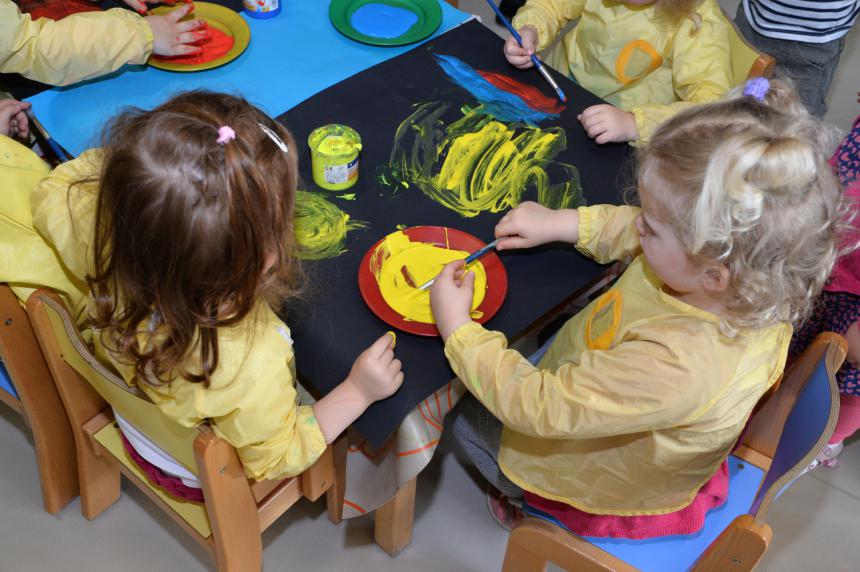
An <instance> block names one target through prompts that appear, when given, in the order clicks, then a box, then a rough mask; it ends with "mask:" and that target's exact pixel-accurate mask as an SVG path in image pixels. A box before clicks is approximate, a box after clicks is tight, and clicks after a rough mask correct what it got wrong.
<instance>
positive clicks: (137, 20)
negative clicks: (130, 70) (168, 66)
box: [0, 0, 153, 85]
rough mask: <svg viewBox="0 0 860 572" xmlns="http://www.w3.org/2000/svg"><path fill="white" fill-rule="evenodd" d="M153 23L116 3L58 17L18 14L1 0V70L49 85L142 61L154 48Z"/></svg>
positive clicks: (83, 77) (61, 83)
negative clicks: (109, 8)
mask: <svg viewBox="0 0 860 572" xmlns="http://www.w3.org/2000/svg"><path fill="white" fill-rule="evenodd" d="M152 41H153V36H152V29H151V28H150V27H149V24H148V23H147V22H146V20H144V19H143V18H142V17H141V16H140V15H138V14H135V13H134V12H131V11H130V10H124V9H122V8H114V9H111V10H108V11H106V12H83V13H80V14H73V15H71V16H68V17H66V18H63V19H62V20H56V21H54V20H50V19H48V18H39V19H38V20H35V21H33V20H32V19H31V18H30V15H29V14H21V11H20V10H19V9H18V6H16V5H15V3H13V2H12V1H11V0H0V72H2V73H19V74H21V75H23V76H25V77H28V78H30V79H34V80H38V81H41V82H44V83H49V84H52V85H68V84H70V83H75V82H78V81H81V80H84V79H89V78H92V77H96V76H100V75H104V74H106V73H110V72H112V71H114V70H116V69H118V68H120V67H122V66H123V65H124V64H126V63H131V64H143V63H145V62H146V59H147V58H148V57H149V54H150V53H151V52H152Z"/></svg>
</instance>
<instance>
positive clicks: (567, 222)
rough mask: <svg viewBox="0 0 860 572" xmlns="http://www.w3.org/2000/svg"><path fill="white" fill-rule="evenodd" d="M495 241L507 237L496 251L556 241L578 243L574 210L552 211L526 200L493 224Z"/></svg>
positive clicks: (577, 218) (497, 246) (577, 216)
mask: <svg viewBox="0 0 860 572" xmlns="http://www.w3.org/2000/svg"><path fill="white" fill-rule="evenodd" d="M495 234H496V238H500V237H503V236H506V237H508V238H506V239H504V240H503V241H501V242H500V243H499V244H497V245H496V250H510V249H514V248H531V247H533V246H539V245H541V244H545V243H547V242H553V241H555V240H563V241H565V242H570V243H574V242H576V241H577V240H579V215H578V214H577V212H576V211H575V210H567V209H566V210H552V209H548V208H546V207H545V206H543V205H541V204H538V203H535V202H532V201H526V202H524V203H520V204H519V205H518V206H517V207H516V208H514V209H512V210H510V211H508V212H507V214H505V216H503V217H502V220H500V221H499V224H497V225H496V231H495Z"/></svg>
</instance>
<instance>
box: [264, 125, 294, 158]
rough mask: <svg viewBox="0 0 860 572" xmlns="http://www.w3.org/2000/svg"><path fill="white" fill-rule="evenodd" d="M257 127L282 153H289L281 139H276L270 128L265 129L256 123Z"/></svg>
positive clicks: (275, 134)
mask: <svg viewBox="0 0 860 572" xmlns="http://www.w3.org/2000/svg"><path fill="white" fill-rule="evenodd" d="M257 125H259V126H260V129H262V130H263V133H265V134H266V135H268V136H269V139H271V140H272V141H273V142H274V143H275V145H277V146H278V147H279V148H280V149H281V151H283V152H284V153H289V152H290V150H289V149H288V148H287V144H286V143H284V141H283V139H281V138H280V137H278V134H277V133H275V132H274V131H272V130H271V129H270V128H268V127H266V126H265V125H263V124H262V123H257Z"/></svg>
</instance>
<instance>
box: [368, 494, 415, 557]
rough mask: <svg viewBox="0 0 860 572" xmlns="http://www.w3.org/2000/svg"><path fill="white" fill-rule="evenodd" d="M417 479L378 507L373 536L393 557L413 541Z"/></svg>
mask: <svg viewBox="0 0 860 572" xmlns="http://www.w3.org/2000/svg"><path fill="white" fill-rule="evenodd" d="M416 479H417V477H416V478H414V479H412V480H411V481H409V482H408V483H406V484H405V485H403V486H402V487H401V488H400V489H399V490H398V491H397V494H396V495H394V498H393V499H391V500H390V501H388V502H387V503H386V504H384V505H382V506H381V507H379V508H378V509H376V523H375V526H374V531H373V537H374V540H375V541H376V544H378V545H379V547H380V548H382V549H383V550H384V551H385V552H387V553H388V555H389V556H391V557H392V558H394V557H395V556H397V555H398V554H400V553H401V552H402V551H403V549H404V548H406V547H407V546H409V543H410V542H412V519H413V516H414V512H415V483H416Z"/></svg>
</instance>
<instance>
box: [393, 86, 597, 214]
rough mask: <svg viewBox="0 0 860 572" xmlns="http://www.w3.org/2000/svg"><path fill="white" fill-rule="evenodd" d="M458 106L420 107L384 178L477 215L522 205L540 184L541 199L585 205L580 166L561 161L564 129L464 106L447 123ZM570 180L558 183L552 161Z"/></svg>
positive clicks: (400, 133) (400, 136) (400, 134)
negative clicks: (507, 121)
mask: <svg viewBox="0 0 860 572" xmlns="http://www.w3.org/2000/svg"><path fill="white" fill-rule="evenodd" d="M451 107H452V106H451V104H448V103H439V102H430V103H422V104H418V105H416V106H415V108H416V109H415V112H414V113H412V115H410V116H409V117H408V118H407V119H406V120H405V121H404V122H403V123H401V124H400V127H399V128H398V129H397V133H396V134H395V136H394V146H393V148H392V151H391V156H390V157H389V162H388V165H387V167H385V168H383V169H382V170H381V172H380V181H381V182H382V183H383V184H385V185H387V186H389V187H390V188H392V189H393V190H394V191H395V192H398V191H405V190H407V189H409V188H410V185H417V186H418V188H420V189H421V191H422V192H423V193H424V194H425V195H427V196H428V197H430V198H431V199H433V200H435V201H436V202H438V203H439V204H441V205H443V206H445V207H447V208H449V209H451V210H454V211H456V212H458V213H460V214H461V215H462V216H464V217H473V216H476V215H477V214H479V213H481V212H501V211H504V210H508V209H510V208H513V207H515V206H517V205H518V204H519V203H520V201H521V200H522V198H523V195H524V194H525V193H526V192H528V191H529V190H530V189H535V191H536V194H537V197H536V198H537V200H538V202H540V203H541V204H543V205H545V206H547V207H550V208H570V207H575V206H578V205H579V204H582V203H583V200H582V185H581V183H580V180H579V171H578V170H577V169H576V167H574V166H573V165H567V164H564V163H558V162H555V161H554V159H555V156H556V155H557V154H558V153H559V152H561V151H562V150H564V149H565V148H566V146H567V137H566V135H565V132H564V130H563V129H561V128H560V127H547V128H539V127H532V126H528V125H521V124H512V125H508V124H505V123H502V122H500V121H497V120H496V119H495V118H493V117H492V116H489V115H486V114H485V113H484V112H483V111H482V109H481V107H480V106H478V107H477V108H475V109H469V108H467V107H464V108H463V109H462V110H461V111H462V113H463V115H462V116H461V117H460V118H459V119H457V120H456V121H454V122H453V123H451V124H450V125H446V124H445V123H444V122H443V117H444V116H445V115H446V113H447V112H448V111H449V110H450V109H451ZM550 165H552V166H553V168H554V169H556V170H558V171H560V172H561V174H562V175H563V177H564V181H563V182H561V183H558V184H552V183H551V181H550V176H549V174H548V172H547V169H548V168H549V166H550Z"/></svg>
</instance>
